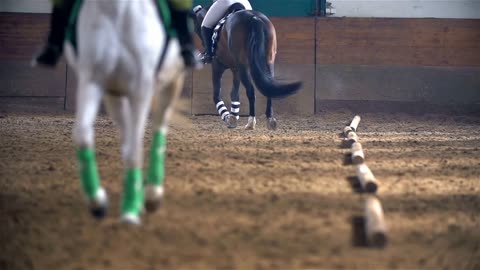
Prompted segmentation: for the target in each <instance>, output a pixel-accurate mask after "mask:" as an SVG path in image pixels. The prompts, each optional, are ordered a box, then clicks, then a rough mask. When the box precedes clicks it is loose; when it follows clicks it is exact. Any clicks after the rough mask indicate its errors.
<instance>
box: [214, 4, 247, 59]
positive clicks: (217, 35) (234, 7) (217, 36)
mask: <svg viewBox="0 0 480 270" xmlns="http://www.w3.org/2000/svg"><path fill="white" fill-rule="evenodd" d="M240 10H245V7H244V6H243V5H242V4H240V3H236V4H233V5H232V6H231V7H230V8H229V9H228V11H227V13H226V15H225V16H224V17H223V18H222V19H221V20H220V21H218V23H217V25H216V26H215V28H213V35H212V55H215V53H216V51H217V45H218V42H219V41H220V31H221V30H222V27H223V25H224V24H225V22H226V21H227V19H228V17H230V16H231V15H232V14H234V13H235V12H237V11H240Z"/></svg>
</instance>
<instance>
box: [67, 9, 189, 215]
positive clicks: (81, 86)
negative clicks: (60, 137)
mask: <svg viewBox="0 0 480 270" xmlns="http://www.w3.org/2000/svg"><path fill="white" fill-rule="evenodd" d="M77 37H78V39H77V40H78V41H77V44H78V48H77V52H76V53H75V52H74V49H73V48H72V46H71V44H70V43H68V42H67V43H66V44H65V53H66V56H67V59H68V62H69V64H70V66H71V67H72V68H73V69H74V70H75V72H76V74H77V79H78V87H77V101H76V121H75V127H74V130H73V138H74V142H75V144H76V147H77V159H78V162H79V167H80V178H81V183H82V188H83V191H84V193H85V195H86V197H87V200H88V202H89V205H90V210H91V213H92V214H93V215H94V216H95V217H103V216H104V215H105V213H106V209H107V202H108V200H107V195H106V192H105V189H104V188H102V186H101V184H100V179H99V175H98V170H97V165H96V160H95V151H94V127H93V125H94V122H95V118H96V116H97V112H98V109H99V107H100V103H101V102H102V100H103V101H104V103H105V107H106V109H107V112H108V114H109V115H110V116H111V117H112V118H113V119H114V121H115V122H116V124H117V125H118V126H119V128H120V129H121V140H122V159H123V162H124V166H125V178H124V184H123V187H124V191H123V196H122V203H121V215H122V216H121V220H122V221H124V222H126V223H132V224H139V223H140V214H141V212H142V211H143V209H144V202H145V206H147V207H146V208H147V210H150V209H155V206H158V204H159V203H160V200H161V198H162V197H163V178H164V153H165V148H166V134H167V125H168V120H169V118H170V114H171V111H172V109H173V108H172V107H173V106H172V105H173V102H174V101H175V99H176V98H177V97H178V94H179V92H180V91H181V89H182V87H183V81H184V75H185V66H184V64H183V60H182V58H181V56H180V45H179V43H178V41H177V40H176V39H172V40H171V41H170V44H169V45H168V46H166V37H167V36H166V32H165V30H164V27H163V26H162V21H161V19H160V17H159V15H158V10H157V7H156V6H155V4H154V1H152V0H135V1H114V0H110V1H99V0H84V1H83V5H82V6H81V8H80V12H79V16H78V22H77ZM165 49H166V50H167V51H166V53H165V57H164V61H163V64H162V66H161V67H160V69H159V70H158V69H157V65H158V63H159V60H160V58H161V55H162V52H163V51H164V50H165ZM152 104H153V105H152ZM151 106H153V108H152V107H151ZM151 108H152V118H153V129H154V131H153V134H154V135H153V136H154V137H153V139H152V145H151V151H150V164H149V167H148V174H147V177H146V185H145V188H144V187H143V176H142V164H143V136H144V132H145V126H146V121H147V118H148V115H149V113H150V109H151ZM144 194H145V195H144Z"/></svg>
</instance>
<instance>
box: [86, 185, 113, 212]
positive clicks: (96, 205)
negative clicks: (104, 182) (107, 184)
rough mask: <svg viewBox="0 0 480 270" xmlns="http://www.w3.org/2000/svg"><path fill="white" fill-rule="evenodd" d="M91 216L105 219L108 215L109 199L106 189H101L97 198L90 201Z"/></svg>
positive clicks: (96, 195)
mask: <svg viewBox="0 0 480 270" xmlns="http://www.w3.org/2000/svg"><path fill="white" fill-rule="evenodd" d="M89 205H90V214H92V216H93V217H94V218H96V219H103V218H104V217H105V216H106V215H107V208H108V197H107V192H106V191H105V189H103V188H102V187H100V188H99V189H98V191H97V194H95V197H94V198H93V199H91V200H90V201H89Z"/></svg>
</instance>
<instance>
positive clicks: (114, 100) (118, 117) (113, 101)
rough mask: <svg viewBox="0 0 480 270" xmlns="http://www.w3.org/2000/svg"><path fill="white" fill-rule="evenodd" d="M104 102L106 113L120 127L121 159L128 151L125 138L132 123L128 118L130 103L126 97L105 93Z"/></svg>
mask: <svg viewBox="0 0 480 270" xmlns="http://www.w3.org/2000/svg"><path fill="white" fill-rule="evenodd" d="M104 103H105V108H106V109H107V112H108V114H109V115H110V116H111V117H112V118H113V120H114V121H115V123H116V124H117V125H118V127H119V128H120V136H121V141H122V159H123V160H125V159H126V155H127V153H128V152H129V150H128V147H129V144H128V142H127V138H128V132H129V130H130V129H131V127H130V126H131V123H132V121H131V119H130V104H129V103H128V99H127V98H126V97H123V96H113V95H105V97H104Z"/></svg>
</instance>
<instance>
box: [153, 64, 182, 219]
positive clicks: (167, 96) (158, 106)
mask: <svg viewBox="0 0 480 270" xmlns="http://www.w3.org/2000/svg"><path fill="white" fill-rule="evenodd" d="M183 82H184V74H183V73H182V74H181V75H179V76H178V77H177V78H176V79H175V80H174V81H173V82H172V83H171V84H170V85H168V86H167V87H166V88H165V89H162V90H160V91H159V92H158V93H156V95H155V97H154V98H155V102H154V104H155V105H154V106H153V130H154V134H153V139H152V145H151V149H150V164H149V167H148V178H147V186H146V187H145V195H146V204H145V206H146V209H147V211H150V212H152V211H155V210H156V209H157V208H158V207H159V206H160V203H161V201H162V198H163V194H164V188H163V182H164V178H165V151H166V148H167V132H168V123H169V120H170V117H171V115H172V112H173V105H174V104H175V101H176V99H177V98H178V96H179V94H180V92H181V90H182V88H183Z"/></svg>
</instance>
